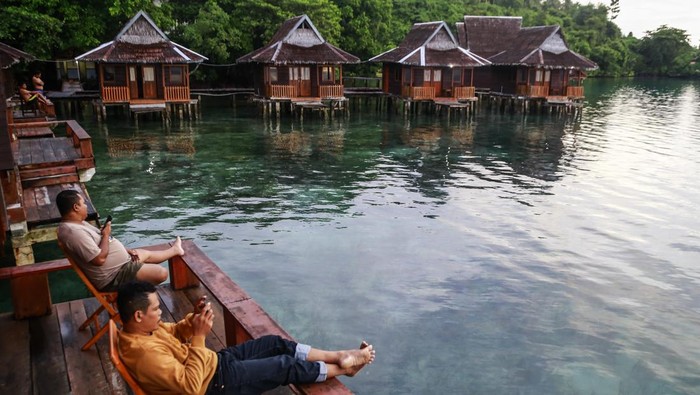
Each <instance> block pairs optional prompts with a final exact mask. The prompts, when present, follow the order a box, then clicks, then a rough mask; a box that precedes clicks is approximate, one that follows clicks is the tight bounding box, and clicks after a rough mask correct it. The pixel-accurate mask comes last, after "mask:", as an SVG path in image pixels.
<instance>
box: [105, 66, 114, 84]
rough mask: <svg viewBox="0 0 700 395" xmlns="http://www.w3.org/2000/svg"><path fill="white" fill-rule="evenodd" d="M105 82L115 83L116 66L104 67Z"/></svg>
mask: <svg viewBox="0 0 700 395" xmlns="http://www.w3.org/2000/svg"><path fill="white" fill-rule="evenodd" d="M103 70H104V74H105V75H104V80H105V82H114V80H115V78H116V72H115V70H114V66H105V67H104V69H103Z"/></svg>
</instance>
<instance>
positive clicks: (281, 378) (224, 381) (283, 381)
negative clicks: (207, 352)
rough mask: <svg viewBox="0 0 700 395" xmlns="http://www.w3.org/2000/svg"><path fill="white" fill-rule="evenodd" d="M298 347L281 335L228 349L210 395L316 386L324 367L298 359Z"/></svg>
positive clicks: (220, 362)
mask: <svg viewBox="0 0 700 395" xmlns="http://www.w3.org/2000/svg"><path fill="white" fill-rule="evenodd" d="M296 346H297V343H295V342H293V341H289V340H285V339H283V338H281V337H279V336H264V337H261V338H259V339H254V340H249V341H247V342H245V343H243V344H239V345H236V346H231V347H228V348H224V349H223V350H221V351H219V352H218V353H217V354H218V355H219V364H218V365H217V371H216V374H215V375H214V378H212V381H211V383H210V384H209V389H208V390H207V394H260V393H262V392H265V391H268V390H271V389H273V388H277V387H279V386H280V385H287V384H300V383H313V382H314V381H316V378H317V377H318V376H319V373H320V366H319V364H317V363H315V362H308V361H302V360H299V359H296V358H294V354H295V352H296ZM222 385H223V388H221V386H222Z"/></svg>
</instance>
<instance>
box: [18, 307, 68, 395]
mask: <svg viewBox="0 0 700 395" xmlns="http://www.w3.org/2000/svg"><path fill="white" fill-rule="evenodd" d="M28 322H29V333H30V338H31V341H30V345H29V354H30V355H31V361H32V370H31V371H32V382H33V383H34V393H35V394H68V393H70V384H69V383H68V372H67V371H66V364H65V359H64V357H63V341H62V339H61V331H60V329H59V325H58V316H57V314H56V308H55V307H54V308H53V312H52V314H51V315H47V316H44V317H38V318H32V319H30V320H28Z"/></svg>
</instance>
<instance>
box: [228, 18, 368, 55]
mask: <svg viewBox="0 0 700 395" xmlns="http://www.w3.org/2000/svg"><path fill="white" fill-rule="evenodd" d="M236 62H237V63H269V64H315V63H325V64H347V63H359V62H360V58H358V57H357V56H355V55H351V54H349V53H347V52H345V51H343V50H342V49H340V48H338V47H336V46H334V45H332V44H330V43H328V42H327V41H326V40H324V39H323V36H321V33H319V32H318V30H316V26H314V24H313V23H312V22H311V19H309V17H308V16H306V15H299V16H295V17H294V18H290V19H287V20H286V21H284V22H283V23H282V24H281V25H280V28H279V29H278V30H277V33H275V35H274V36H272V39H271V40H270V42H269V43H268V44H267V45H266V46H264V47H262V48H258V49H256V50H254V51H253V52H250V53H248V54H246V55H243V56H241V57H240V58H238V60H236Z"/></svg>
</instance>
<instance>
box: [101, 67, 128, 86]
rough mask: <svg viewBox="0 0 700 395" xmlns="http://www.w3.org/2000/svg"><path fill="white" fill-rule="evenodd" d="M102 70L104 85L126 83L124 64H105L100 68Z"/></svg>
mask: <svg viewBox="0 0 700 395" xmlns="http://www.w3.org/2000/svg"><path fill="white" fill-rule="evenodd" d="M102 72H103V74H104V75H103V76H102V79H103V81H104V84H105V85H116V86H122V85H126V68H125V67H124V66H117V65H107V66H104V67H103V68H102Z"/></svg>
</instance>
